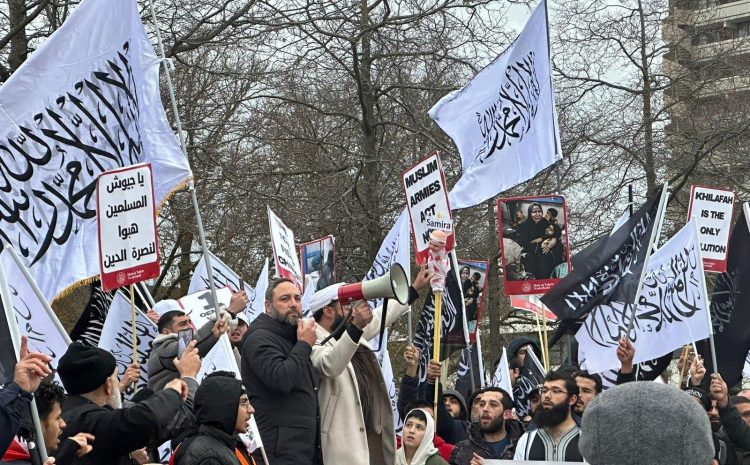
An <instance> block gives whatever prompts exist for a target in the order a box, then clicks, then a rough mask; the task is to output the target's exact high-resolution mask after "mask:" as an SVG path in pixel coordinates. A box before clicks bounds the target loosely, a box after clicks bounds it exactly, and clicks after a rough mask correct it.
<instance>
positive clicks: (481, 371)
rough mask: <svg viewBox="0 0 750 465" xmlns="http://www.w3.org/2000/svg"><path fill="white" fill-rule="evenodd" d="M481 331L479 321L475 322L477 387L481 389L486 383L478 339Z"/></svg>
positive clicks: (480, 342) (480, 340) (480, 344)
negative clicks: (477, 368) (477, 369)
mask: <svg viewBox="0 0 750 465" xmlns="http://www.w3.org/2000/svg"><path fill="white" fill-rule="evenodd" d="M480 334H481V331H479V320H477V361H478V362H479V363H478V364H477V365H478V366H479V387H480V388H483V387H484V386H485V383H486V381H487V380H486V378H485V376H484V359H483V358H482V339H481V338H480V337H479V336H480Z"/></svg>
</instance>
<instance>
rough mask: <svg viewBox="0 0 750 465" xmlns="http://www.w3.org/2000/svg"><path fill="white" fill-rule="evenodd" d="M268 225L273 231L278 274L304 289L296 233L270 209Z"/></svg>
mask: <svg viewBox="0 0 750 465" xmlns="http://www.w3.org/2000/svg"><path fill="white" fill-rule="evenodd" d="M268 223H269V225H270V229H271V245H272V246H273V257H274V260H276V273H277V274H278V275H279V276H280V277H282V278H289V279H291V280H292V281H294V283H295V284H296V285H297V287H299V288H300V289H302V268H301V267H300V265H299V257H298V256H297V247H296V246H295V245H294V232H292V230H291V229H289V228H288V227H287V225H285V224H284V222H283V221H281V219H280V218H279V217H278V216H276V213H274V212H273V210H271V207H268Z"/></svg>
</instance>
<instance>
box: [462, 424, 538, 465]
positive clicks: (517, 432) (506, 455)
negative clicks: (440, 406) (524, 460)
mask: <svg viewBox="0 0 750 465" xmlns="http://www.w3.org/2000/svg"><path fill="white" fill-rule="evenodd" d="M505 432H506V433H507V438H508V445H507V446H506V447H505V450H504V451H503V452H502V453H501V454H500V456H499V457H493V456H492V451H491V450H490V448H489V446H488V445H487V441H485V440H484V436H483V435H482V432H481V431H480V430H479V423H472V424H471V426H470V427H469V438H468V439H465V440H463V441H461V442H459V443H458V444H456V447H455V448H454V449H453V452H452V453H451V457H450V460H449V461H448V463H450V465H469V464H470V463H471V459H472V457H473V454H477V455H479V456H480V457H482V458H485V459H496V460H498V459H499V460H513V454H514V453H515V451H516V444H517V443H518V440H519V439H520V438H521V436H523V432H524V431H523V426H522V425H521V423H520V422H518V421H516V420H505Z"/></svg>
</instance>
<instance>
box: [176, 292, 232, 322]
mask: <svg viewBox="0 0 750 465" xmlns="http://www.w3.org/2000/svg"><path fill="white" fill-rule="evenodd" d="M216 298H217V299H218V300H219V302H218V303H217V304H218V306H219V307H221V306H224V307H228V306H229V300H230V299H231V298H232V290H231V289H229V288H228V287H222V288H219V289H216ZM177 302H178V303H179V304H180V307H182V311H183V312H185V314H186V315H187V316H189V317H190V319H191V320H192V321H193V324H194V325H195V327H196V328H200V327H201V326H203V325H204V324H206V323H207V322H208V321H209V320H210V319H213V318H212V317H213V315H214V307H216V305H214V301H213V298H212V297H211V290H210V289H205V290H202V291H198V292H196V293H194V294H189V295H186V296H185V297H183V298H181V299H178V300H177Z"/></svg>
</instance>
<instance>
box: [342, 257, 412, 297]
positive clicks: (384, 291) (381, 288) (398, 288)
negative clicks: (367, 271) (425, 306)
mask: <svg viewBox="0 0 750 465" xmlns="http://www.w3.org/2000/svg"><path fill="white" fill-rule="evenodd" d="M372 299H396V300H397V301H398V302H399V303H400V304H403V305H406V304H407V303H408V302H409V279H408V278H407V277H406V273H405V272H404V269H403V268H402V267H401V265H399V264H398V263H394V264H393V265H391V269H390V270H389V271H388V273H386V274H384V275H383V276H381V277H379V278H376V279H371V280H369V281H363V282H361V283H354V284H345V285H343V286H341V287H339V291H338V300H339V302H341V303H342V304H345V303H348V302H352V301H354V300H372Z"/></svg>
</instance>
